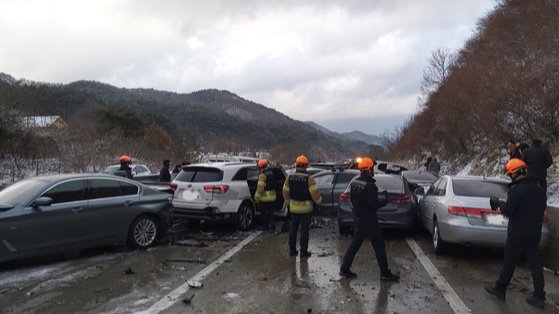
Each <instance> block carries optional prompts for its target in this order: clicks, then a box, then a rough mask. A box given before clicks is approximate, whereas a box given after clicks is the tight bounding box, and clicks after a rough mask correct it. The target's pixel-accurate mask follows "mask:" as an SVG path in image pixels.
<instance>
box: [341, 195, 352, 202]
mask: <svg viewBox="0 0 559 314" xmlns="http://www.w3.org/2000/svg"><path fill="white" fill-rule="evenodd" d="M340 201H347V202H349V201H351V194H349V193H342V194H340Z"/></svg>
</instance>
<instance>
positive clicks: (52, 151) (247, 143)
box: [0, 73, 378, 173]
mask: <svg viewBox="0 0 559 314" xmlns="http://www.w3.org/2000/svg"><path fill="white" fill-rule="evenodd" d="M0 111H1V114H2V123H1V126H0V133H1V134H2V137H1V139H0V153H1V154H2V155H1V156H0V157H3V159H4V160H6V156H8V157H10V162H11V163H12V164H15V165H16V167H15V168H20V167H21V168H24V167H29V165H24V161H25V160H45V158H54V159H56V160H58V161H60V164H59V166H57V168H58V170H59V171H75V170H79V171H86V170H91V169H92V168H93V169H94V170H98V169H97V168H98V167H100V166H102V165H106V164H109V163H114V162H115V157H116V156H119V155H120V154H123V153H127V154H131V155H133V156H134V157H136V158H139V159H141V160H144V161H146V162H150V163H152V164H154V165H158V164H159V162H160V161H161V160H162V159H172V160H178V161H180V160H185V159H189V158H192V157H193V156H192V154H193V153H194V152H232V153H240V152H256V151H262V150H265V151H269V152H270V153H271V154H272V157H273V159H274V160H276V161H281V162H286V163H287V162H292V159H293V158H294V157H296V156H297V155H299V154H307V155H308V156H309V157H310V158H311V159H312V160H316V161H318V160H337V159H342V158H347V157H352V156H354V155H356V154H363V153H368V152H369V151H370V149H371V146H370V145H367V144H366V143H364V142H361V141H348V140H343V139H340V138H337V137H334V136H329V135H328V134H324V133H323V132H321V131H318V130H316V129H315V128H313V127H311V126H309V125H307V124H306V123H303V122H300V121H296V120H293V119H291V118H289V117H287V116H286V115H283V114H281V113H279V112H277V111H275V110H273V109H269V108H267V107H265V106H263V105H260V104H257V103H254V102H251V101H249V100H246V99H243V98H241V97H239V96H237V95H235V94H233V93H231V92H228V91H220V90H215V89H210V90H201V91H197V92H193V93H188V94H178V93H172V92H165V91H157V90H153V89H126V88H117V87H114V86H111V85H108V84H104V83H99V82H91V81H79V82H74V83H70V84H49V83H37V82H32V81H27V80H16V79H14V78H13V77H11V76H10V75H8V74H4V73H0ZM39 115H59V116H61V117H62V118H63V119H64V120H65V121H66V122H67V123H68V127H67V128H65V129H63V130H57V131H56V132H48V134H47V133H45V132H36V130H29V129H25V128H22V127H21V125H19V124H18V121H21V118H22V117H23V116H39ZM377 150H378V148H377ZM17 160H21V165H19V164H18V162H17ZM37 167H38V166H37ZM39 172H40V171H37V173H39Z"/></svg>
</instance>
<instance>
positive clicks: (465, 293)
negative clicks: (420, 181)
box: [0, 219, 559, 313]
mask: <svg viewBox="0 0 559 314" xmlns="http://www.w3.org/2000/svg"><path fill="white" fill-rule="evenodd" d="M318 225H319V227H318V228H315V229H312V230H311V240H310V250H311V252H312V253H313V255H312V256H311V257H310V258H308V259H301V258H299V257H289V256H288V247H287V234H285V233H282V234H269V233H260V232H244V233H243V232H237V231H234V230H232V229H231V228H227V227H225V226H222V225H211V226H208V227H206V228H204V229H202V230H198V229H192V230H190V231H185V232H182V233H180V234H178V236H174V237H171V239H172V241H171V242H173V243H175V244H169V243H163V244H160V245H159V246H157V247H154V248H151V249H149V250H147V251H129V250H126V249H124V248H101V249H96V250H90V251H88V252H85V254H82V255H81V256H79V257H71V258H70V259H68V260H62V259H60V258H59V257H58V256H56V257H46V258H41V259H33V260H27V261H18V262H14V263H10V264H3V265H0V312H1V313H135V312H144V313H372V312H374V313H464V312H465V313H467V312H468V311H471V312H472V313H559V308H558V307H556V306H555V304H556V303H557V302H558V301H559V276H556V275H554V274H552V273H548V272H546V273H545V275H546V290H547V292H548V300H549V301H550V302H549V303H547V304H546V307H545V309H544V310H539V309H535V308H533V307H531V306H530V305H528V304H527V303H526V302H525V299H526V298H527V297H528V296H529V294H530V293H531V276H530V274H529V271H528V270H527V269H526V268H525V267H524V266H523V265H522V266H521V267H519V268H517V271H516V273H515V277H514V280H513V282H512V284H511V286H510V288H509V291H508V295H507V300H506V301H505V302H501V301H498V300H497V299H495V298H494V297H492V296H490V295H488V294H487V293H486V292H485V291H484V289H483V286H484V285H485V284H486V283H488V282H492V281H494V280H495V279H496V277H497V276H498V273H499V270H500V265H501V262H502V254H503V252H502V251H501V250H489V249H480V248H464V247H455V248H453V249H452V250H451V251H450V252H449V253H448V254H446V255H443V256H437V255H435V254H434V253H433V250H432V248H431V244H430V237H429V235H428V234H427V233H424V232H417V233H409V232H402V231H397V230H387V231H385V239H386V247H387V252H388V257H389V264H390V267H391V268H392V269H393V270H394V271H396V272H400V274H401V275H402V279H401V281H400V282H399V283H386V282H381V281H380V280H379V272H378V266H377V264H376V261H375V259H374V254H373V250H372V248H371V246H370V244H369V243H367V242H365V243H364V244H363V247H362V248H361V250H360V251H359V253H358V254H357V256H356V258H355V262H354V265H353V268H352V270H353V271H354V272H356V273H357V274H358V277H357V278H355V279H344V278H341V277H340V276H339V275H338V270H339V267H340V263H341V259H342V256H343V254H344V252H345V249H346V248H347V246H348V245H349V242H350V241H351V237H348V236H340V235H338V233H337V229H336V228H335V223H334V221H330V220H328V219H321V220H320V223H319V224H318ZM183 238H186V239H189V241H186V242H179V243H178V244H177V243H176V241H177V240H178V239H183ZM189 279H195V280H196V281H199V282H200V283H202V284H203V286H202V287H200V288H191V287H189V286H188V284H187V280H189ZM192 295H194V297H192ZM190 297H192V300H191V302H190V304H185V303H183V299H185V298H190Z"/></svg>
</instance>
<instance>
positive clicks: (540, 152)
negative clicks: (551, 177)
mask: <svg viewBox="0 0 559 314" xmlns="http://www.w3.org/2000/svg"><path fill="white" fill-rule="evenodd" d="M522 160H524V162H525V163H526V165H527V166H528V177H533V178H542V179H545V178H546V177H547V168H549V167H551V164H552V163H553V159H552V158H551V154H550V153H549V151H548V150H547V149H545V148H543V147H541V146H532V147H530V148H527V149H525V150H524V151H523V152H522Z"/></svg>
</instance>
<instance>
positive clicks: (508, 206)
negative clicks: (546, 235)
mask: <svg viewBox="0 0 559 314" xmlns="http://www.w3.org/2000/svg"><path fill="white" fill-rule="evenodd" d="M527 169H528V166H527V165H526V163H524V161H522V160H520V159H517V158H513V159H511V160H510V161H509V162H508V163H507V166H506V172H507V174H508V175H509V177H510V178H511V179H512V183H511V184H510V190H509V193H508V196H507V201H506V203H505V202H503V201H500V200H499V199H498V198H496V197H492V198H491V199H490V204H491V209H493V210H496V209H500V210H501V211H502V213H503V215H505V216H506V217H508V218H509V222H508V227H507V242H506V244H505V258H504V262H503V268H502V270H501V275H500V276H499V279H498V280H497V281H496V282H495V284H494V285H488V286H486V287H485V290H487V292H488V293H490V294H492V295H494V296H496V297H497V298H499V299H501V300H505V296H506V289H507V286H508V285H509V283H510V280H511V278H512V275H513V273H514V268H515V266H516V263H517V262H518V260H519V259H520V258H521V257H523V256H525V257H526V260H527V262H528V266H529V267H530V271H531V272H532V281H533V284H534V293H533V294H532V296H531V297H530V298H528V299H527V300H526V302H528V303H529V304H531V305H533V306H535V307H539V308H543V307H544V303H545V291H544V277H543V269H542V264H541V261H540V256H539V252H538V246H539V243H540V239H541V236H542V224H543V216H544V213H545V209H546V207H547V196H546V192H545V190H544V189H543V188H542V187H541V186H538V185H537V184H535V183H533V182H532V181H531V180H529V179H528V178H527V175H528V171H527Z"/></svg>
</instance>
